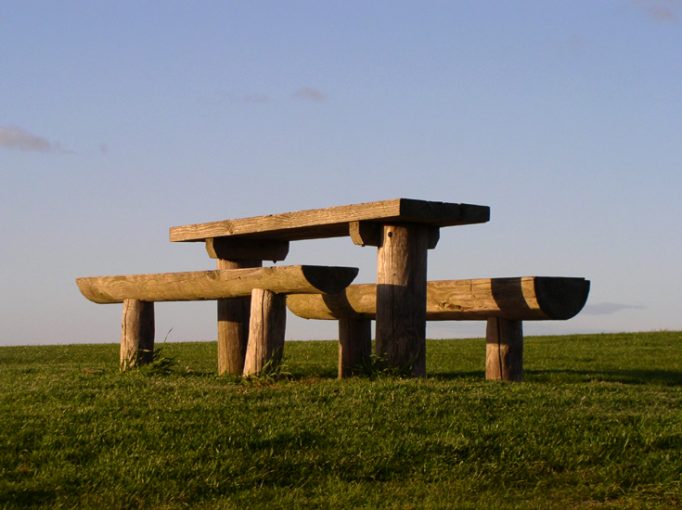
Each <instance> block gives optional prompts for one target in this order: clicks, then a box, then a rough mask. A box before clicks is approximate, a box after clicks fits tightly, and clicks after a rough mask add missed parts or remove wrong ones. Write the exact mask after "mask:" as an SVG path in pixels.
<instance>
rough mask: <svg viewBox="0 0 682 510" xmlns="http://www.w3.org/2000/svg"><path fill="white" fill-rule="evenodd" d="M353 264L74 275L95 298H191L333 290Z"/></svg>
mask: <svg viewBox="0 0 682 510" xmlns="http://www.w3.org/2000/svg"><path fill="white" fill-rule="evenodd" d="M357 272H358V270H357V268H354V267H325V266H281V267H261V268H249V269H230V270H217V271H196V272H186V273H159V274H141V275H121V276H100V277H91V278H78V279H76V283H77V284H78V287H79V288H80V291H81V293H82V294H83V295H84V296H85V297H86V298H88V299H89V300H90V301H94V302H96V303H120V302H122V301H123V300H124V299H138V300H141V301H196V300H208V299H221V298H228V297H240V296H248V295H249V294H250V293H251V291H252V290H253V289H257V288H261V289H267V290H270V291H272V292H276V293H282V294H297V293H320V292H321V293H335V292H340V291H342V290H343V289H344V288H345V287H346V286H348V284H350V282H351V281H352V280H353V278H355V276H356V275H357Z"/></svg>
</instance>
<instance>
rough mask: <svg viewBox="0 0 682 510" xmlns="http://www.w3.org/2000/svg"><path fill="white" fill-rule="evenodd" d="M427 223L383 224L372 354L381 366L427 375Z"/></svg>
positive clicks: (378, 258) (409, 373)
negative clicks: (373, 352) (375, 355)
mask: <svg viewBox="0 0 682 510" xmlns="http://www.w3.org/2000/svg"><path fill="white" fill-rule="evenodd" d="M428 241H429V228H428V226H427V225H416V224H411V225H405V224H400V225H384V235H383V241H382V243H381V246H380V247H379V249H378V250H377V286H376V351H377V355H378V356H379V359H381V361H382V363H383V364H384V365H385V367H386V368H389V369H393V370H397V371H398V372H400V373H402V374H406V375H412V376H425V375H426V257H427V250H428Z"/></svg>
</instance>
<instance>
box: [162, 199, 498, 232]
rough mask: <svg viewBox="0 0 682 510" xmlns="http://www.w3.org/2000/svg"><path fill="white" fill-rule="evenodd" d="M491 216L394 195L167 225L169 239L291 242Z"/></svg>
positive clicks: (483, 209) (477, 208) (476, 208)
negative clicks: (360, 229) (366, 227)
mask: <svg viewBox="0 0 682 510" xmlns="http://www.w3.org/2000/svg"><path fill="white" fill-rule="evenodd" d="M489 219H490V208H489V207H487V206H482V205H471V204H453V203H449V202H430V201H425V200H413V199H409V198H397V199H393V200H382V201H379V202H366V203H362V204H354V205H343V206H336V207H328V208H325V209H309V210H304V211H295V212H287V213H281V214H270V215H267V216H254V217H251V218H239V219H235V220H222V221H212V222H209V223H197V224H194V225H184V226H178V227H171V228H170V240H171V241H173V242H198V241H205V240H206V239H210V238H215V237H243V238H255V239H276V240H282V241H295V240H302V239H320V238H327V237H343V236H348V235H349V225H350V223H352V222H356V221H368V222H377V223H389V222H396V223H421V224H426V225H431V226H435V227H449V226H455V225H468V224H472V223H485V222H487V221H488V220H489Z"/></svg>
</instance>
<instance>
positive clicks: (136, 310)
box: [119, 299, 154, 372]
mask: <svg viewBox="0 0 682 510" xmlns="http://www.w3.org/2000/svg"><path fill="white" fill-rule="evenodd" d="M153 359H154V303H149V302H145V301H138V300H136V299H126V300H125V301H123V316H122V318H121V348H120V363H119V367H120V369H121V371H122V372H123V371H126V370H128V369H131V368H134V367H137V366H140V365H145V364H147V363H151V362H152V360H153Z"/></svg>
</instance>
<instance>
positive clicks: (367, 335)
mask: <svg viewBox="0 0 682 510" xmlns="http://www.w3.org/2000/svg"><path fill="white" fill-rule="evenodd" d="M371 354H372V321H371V320H369V319H340V320H339V379H342V378H344V377H348V376H351V375H354V374H358V373H364V372H366V370H367V369H368V367H369V365H370V357H371Z"/></svg>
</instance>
